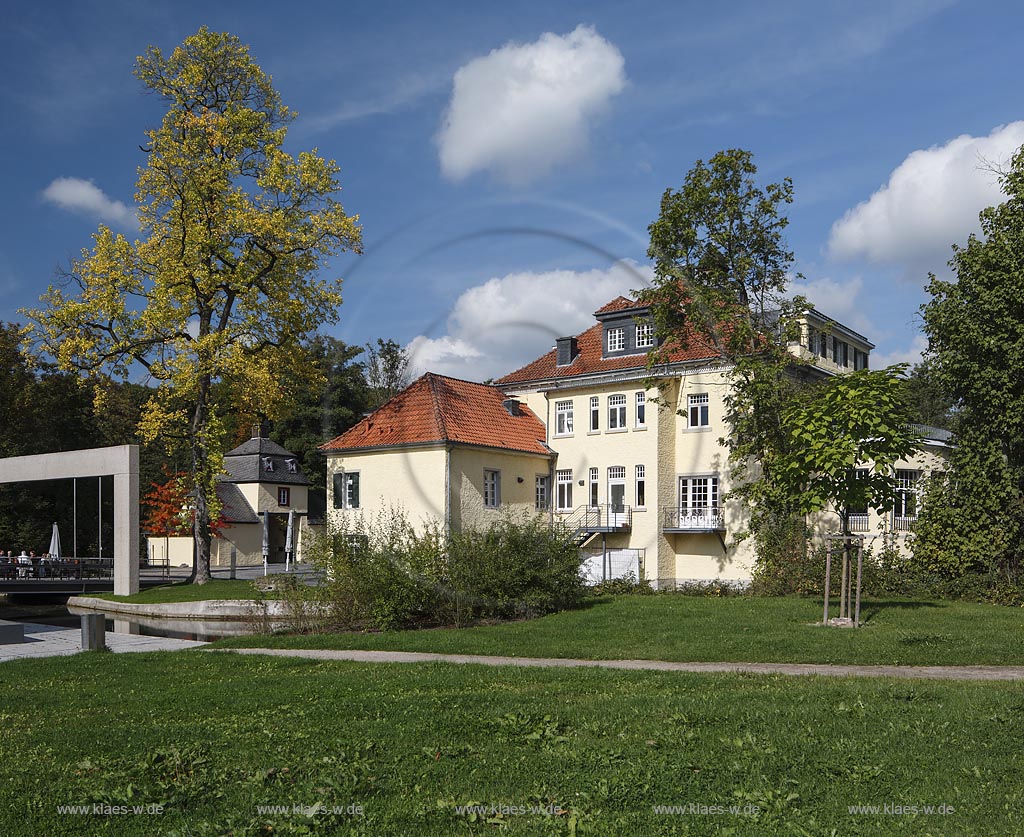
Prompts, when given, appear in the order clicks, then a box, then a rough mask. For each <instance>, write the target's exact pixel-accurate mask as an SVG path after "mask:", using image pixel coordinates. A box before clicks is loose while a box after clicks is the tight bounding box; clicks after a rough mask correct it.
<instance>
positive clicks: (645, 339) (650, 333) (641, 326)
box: [636, 323, 654, 349]
mask: <svg viewBox="0 0 1024 837" xmlns="http://www.w3.org/2000/svg"><path fill="white" fill-rule="evenodd" d="M653 345H654V323H637V324H636V347H637V348H638V349H648V348H650V347H651V346H653Z"/></svg>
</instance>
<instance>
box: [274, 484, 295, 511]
mask: <svg viewBox="0 0 1024 837" xmlns="http://www.w3.org/2000/svg"><path fill="white" fill-rule="evenodd" d="M277 504H278V505H279V506H283V507H284V508H288V507H289V506H290V505H291V504H292V490H291V488H290V487H288V486H287V485H279V486H278V487H277Z"/></svg>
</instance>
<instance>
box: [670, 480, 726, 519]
mask: <svg viewBox="0 0 1024 837" xmlns="http://www.w3.org/2000/svg"><path fill="white" fill-rule="evenodd" d="M678 485H679V497H678V501H679V513H680V515H683V516H686V515H699V514H700V513H701V512H707V511H713V512H716V513H717V512H719V511H720V509H721V507H720V505H719V504H720V503H721V497H720V495H719V491H718V488H719V486H718V476H717V475H715V474H694V475H692V476H689V475H687V476H681V477H679V481H678Z"/></svg>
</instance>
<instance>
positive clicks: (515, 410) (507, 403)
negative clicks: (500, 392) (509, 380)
mask: <svg viewBox="0 0 1024 837" xmlns="http://www.w3.org/2000/svg"><path fill="white" fill-rule="evenodd" d="M501 406H502V407H504V408H505V410H506V411H507V412H508V414H509V415H510V416H518V415H519V400H518V399H516V398H506V399H505V400H504V401H502V402H501Z"/></svg>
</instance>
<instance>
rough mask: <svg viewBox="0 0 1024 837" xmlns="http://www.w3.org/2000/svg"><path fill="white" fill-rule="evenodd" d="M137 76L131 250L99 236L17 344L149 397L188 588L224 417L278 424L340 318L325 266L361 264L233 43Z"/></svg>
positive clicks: (266, 87)
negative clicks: (184, 448) (152, 385)
mask: <svg viewBox="0 0 1024 837" xmlns="http://www.w3.org/2000/svg"><path fill="white" fill-rule="evenodd" d="M135 74H136V75H137V76H138V78H139V79H141V80H142V82H143V83H144V84H145V85H146V87H148V88H149V89H150V90H151V91H152V92H153V93H155V94H157V95H158V96H159V97H160V98H161V99H162V100H163V101H164V102H166V104H167V112H166V114H165V116H164V118H163V122H162V124H161V125H160V127H158V128H155V129H152V130H149V131H147V132H146V136H147V143H146V148H145V149H144V151H145V153H146V164H145V166H142V167H140V169H139V177H138V183H137V190H138V191H137V193H136V201H137V204H138V218H139V226H140V237H139V239H138V240H136V241H134V242H131V241H129V240H127V239H126V238H125V237H124V236H122V235H119V234H115V233H114V232H112V231H111V230H110V229H108V228H107V227H104V226H101V227H100V228H99V231H98V232H97V233H96V234H95V236H94V244H93V246H92V248H91V249H88V250H84V251H83V253H82V257H81V258H80V259H79V260H77V261H76V262H74V263H73V265H72V269H71V270H70V272H69V274H68V275H67V277H66V281H65V282H64V283H63V284H62V286H61V287H51V288H50V289H49V291H48V292H47V293H46V294H45V295H44V296H43V297H42V300H41V302H42V304H43V305H42V307H41V308H40V309H39V310H34V311H29V312H25V313H26V314H27V315H28V317H29V320H30V325H29V326H28V329H27V341H28V344H29V345H31V346H33V347H34V348H35V349H36V350H42V351H44V352H47V353H49V354H51V355H52V356H53V357H55V358H56V359H57V362H58V364H59V366H60V367H61V368H64V369H74V370H79V371H83V372H86V373H89V374H116V375H120V376H128V375H129V374H131V373H132V372H133V370H138V369H139V367H142V368H144V369H146V370H147V371H148V373H149V375H150V376H151V378H152V379H154V380H155V381H156V382H157V383H158V389H157V393H156V395H155V396H154V397H153V398H152V399H151V401H150V402H149V405H148V407H147V409H146V411H145V414H144V417H143V420H142V431H143V437H144V438H146V439H152V440H159V439H161V438H163V439H171V438H174V437H179V438H181V437H183V438H185V439H186V440H187V442H188V445H189V448H190V449H191V455H192V461H191V469H190V475H189V477H190V482H191V485H190V488H191V493H192V497H193V503H194V512H195V514H194V520H195V523H194V527H193V535H194V538H195V543H196V573H195V581H196V582H197V583H203V582H204V581H206V580H208V579H209V577H210V576H209V566H210V536H211V532H210V521H211V518H213V519H215V518H216V514H217V511H218V509H217V503H216V495H215V493H214V481H215V478H216V475H217V474H218V473H219V472H220V470H221V467H222V459H223V452H224V446H225V441H226V440H225V439H224V433H223V427H222V422H221V416H222V415H224V413H225V411H226V410H228V409H241V410H243V411H244V412H246V413H250V412H251V413H253V414H256V413H259V414H262V415H264V416H267V417H273V416H274V415H275V414H276V413H279V412H280V411H281V410H282V409H283V408H284V407H285V406H286V405H287V402H288V399H289V394H290V392H291V391H293V390H294V389H295V388H296V387H299V386H307V387H308V386H309V384H310V381H309V376H310V375H316V374H319V373H317V372H316V371H315V370H316V368H317V367H316V365H315V364H311V363H307V362H306V358H305V354H304V350H303V348H302V341H303V339H304V338H306V337H307V336H308V335H310V334H311V333H312V332H314V331H316V329H318V328H319V327H320V326H321V325H323V324H324V323H325V322H333V321H335V320H336V318H337V308H338V306H339V304H340V303H341V296H340V287H341V280H340V278H323V277H321V276H320V275H319V274H320V271H321V269H322V268H323V267H324V265H325V261H326V260H328V259H329V258H330V257H331V256H333V255H335V254H337V253H338V252H341V251H343V250H356V251H358V250H359V248H360V243H361V238H360V230H359V227H358V225H357V220H358V219H357V217H356V216H348V215H346V214H345V211H344V209H343V208H342V206H341V204H340V203H338V202H337V201H336V200H335V199H334V198H333V197H332V196H333V195H335V194H336V193H337V191H338V189H339V183H338V173H339V168H338V166H337V164H336V163H335V162H334V161H332V160H326V159H324V158H322V157H320V156H319V155H318V154H317V152H316V150H315V149H314V150H313V151H310V152H304V153H300V154H298V156H297V157H293V156H292V155H290V154H288V153H286V152H285V151H284V150H283V144H284V141H285V134H286V131H287V126H288V124H289V123H290V122H291V120H292V119H293V118H294V115H293V114H292V113H291V112H290V111H289V110H288V108H287V107H285V106H284V105H283V104H282V102H281V98H280V96H279V95H278V93H277V91H276V90H275V89H274V87H273V85H272V83H271V79H270V77H269V76H267V75H266V74H265V73H264V72H263V71H262V70H261V69H260V67H259V66H257V64H256V63H255V62H254V61H253V60H252V58H251V57H250V55H249V50H248V48H247V47H246V46H245V45H243V44H242V43H240V41H239V40H238V38H236V37H234V36H232V35H229V34H226V33H216V32H210V31H208V30H207V29H206V28H205V27H204V28H203V29H201V30H200V31H199V32H198V33H196V34H195V35H193V36H191V37H190V38H187V39H186V40H185V42H184V43H183V44H182V45H181V46H179V47H177V48H176V49H175V50H174V51H173V52H172V53H171V54H170V55H167V56H165V55H164V54H163V53H162V52H161V51H160V50H159V49H158V48H156V47H150V48H149V49H148V50H147V52H146V54H145V55H142V56H140V57H139V58H138V59H137V62H136V69H135Z"/></svg>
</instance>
